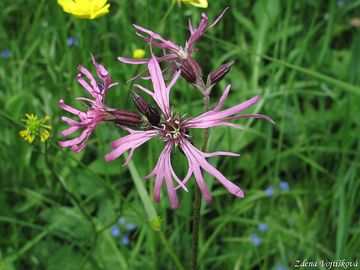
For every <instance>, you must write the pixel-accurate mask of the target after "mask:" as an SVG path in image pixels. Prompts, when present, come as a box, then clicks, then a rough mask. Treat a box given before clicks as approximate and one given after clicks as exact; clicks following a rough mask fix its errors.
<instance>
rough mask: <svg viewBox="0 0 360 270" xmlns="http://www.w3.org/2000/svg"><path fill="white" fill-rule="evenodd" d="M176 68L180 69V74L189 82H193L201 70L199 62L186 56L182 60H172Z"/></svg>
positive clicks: (199, 76) (198, 76) (200, 73)
mask: <svg viewBox="0 0 360 270" xmlns="http://www.w3.org/2000/svg"><path fill="white" fill-rule="evenodd" d="M174 65H175V68H176V70H181V76H182V77H183V78H184V79H185V80H187V81H188V82H189V83H191V84H194V83H196V82H197V81H198V79H200V78H201V77H202V70H201V67H200V66H199V64H198V63H197V62H196V61H195V60H194V59H192V58H191V57H188V58H187V59H186V60H184V61H174Z"/></svg>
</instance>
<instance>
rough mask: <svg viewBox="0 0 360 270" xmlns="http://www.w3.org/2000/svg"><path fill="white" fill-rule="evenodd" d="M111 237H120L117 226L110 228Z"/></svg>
mask: <svg viewBox="0 0 360 270" xmlns="http://www.w3.org/2000/svg"><path fill="white" fill-rule="evenodd" d="M111 235H112V236H114V237H118V236H119V235H120V229H119V227H118V226H116V225H115V226H112V227H111Z"/></svg>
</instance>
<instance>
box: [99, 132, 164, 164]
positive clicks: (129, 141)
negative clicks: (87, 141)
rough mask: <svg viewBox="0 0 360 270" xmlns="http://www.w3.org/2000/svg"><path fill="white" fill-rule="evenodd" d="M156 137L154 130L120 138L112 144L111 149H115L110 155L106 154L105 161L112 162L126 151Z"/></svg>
mask: <svg viewBox="0 0 360 270" xmlns="http://www.w3.org/2000/svg"><path fill="white" fill-rule="evenodd" d="M156 135H157V131H156V130H148V131H138V132H136V133H131V134H128V135H126V136H124V137H122V138H119V139H117V140H116V141H115V142H113V143H112V147H113V148H115V149H114V150H113V151H111V152H110V153H108V154H107V155H105V160H106V161H112V160H114V159H116V158H118V157H119V156H121V155H122V154H123V153H125V152H126V151H127V150H132V149H136V148H138V147H139V146H140V145H142V144H143V143H145V142H147V141H149V140H150V139H152V138H153V137H155V136H156ZM127 162H129V161H127Z"/></svg>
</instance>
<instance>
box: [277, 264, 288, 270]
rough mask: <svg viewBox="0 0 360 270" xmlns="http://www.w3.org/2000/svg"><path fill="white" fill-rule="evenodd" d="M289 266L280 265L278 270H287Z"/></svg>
mask: <svg viewBox="0 0 360 270" xmlns="http://www.w3.org/2000/svg"><path fill="white" fill-rule="evenodd" d="M287 269H288V268H287V267H286V266H285V265H279V267H278V268H277V270H287Z"/></svg>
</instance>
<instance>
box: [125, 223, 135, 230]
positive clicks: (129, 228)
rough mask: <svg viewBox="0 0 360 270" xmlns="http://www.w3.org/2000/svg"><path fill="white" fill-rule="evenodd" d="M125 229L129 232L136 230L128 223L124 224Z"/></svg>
mask: <svg viewBox="0 0 360 270" xmlns="http://www.w3.org/2000/svg"><path fill="white" fill-rule="evenodd" d="M126 228H127V229H128V230H129V231H133V230H135V229H136V226H135V225H134V224H132V223H129V224H126Z"/></svg>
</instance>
